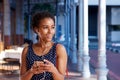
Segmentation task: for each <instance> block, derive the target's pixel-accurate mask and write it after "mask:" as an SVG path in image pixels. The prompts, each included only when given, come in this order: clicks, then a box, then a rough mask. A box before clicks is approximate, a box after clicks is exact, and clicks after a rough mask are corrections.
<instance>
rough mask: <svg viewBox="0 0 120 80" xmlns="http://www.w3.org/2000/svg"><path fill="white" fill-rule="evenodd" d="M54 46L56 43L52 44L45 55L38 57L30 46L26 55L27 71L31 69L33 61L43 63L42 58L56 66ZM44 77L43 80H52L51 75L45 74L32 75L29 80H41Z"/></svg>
mask: <svg viewBox="0 0 120 80" xmlns="http://www.w3.org/2000/svg"><path fill="white" fill-rule="evenodd" d="M56 45H57V43H54V44H53V46H52V47H51V49H50V50H49V52H48V53H47V54H45V55H42V56H38V55H36V54H35V53H34V51H33V48H32V45H29V46H28V53H27V55H26V63H27V66H26V67H27V70H29V69H31V67H32V65H33V63H34V61H41V60H42V61H43V57H44V59H46V60H49V61H50V62H52V63H53V64H54V65H56ZM44 76H45V80H53V77H52V73H50V72H45V74H44V73H40V74H35V75H33V77H32V79H31V80H41V79H42V78H43V77H44Z"/></svg>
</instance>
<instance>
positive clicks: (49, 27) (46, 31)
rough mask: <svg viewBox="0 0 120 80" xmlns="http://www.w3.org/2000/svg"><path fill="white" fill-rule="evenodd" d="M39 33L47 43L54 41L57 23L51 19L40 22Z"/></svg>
mask: <svg viewBox="0 0 120 80" xmlns="http://www.w3.org/2000/svg"><path fill="white" fill-rule="evenodd" d="M38 32H39V33H40V38H41V39H42V40H44V41H46V42H49V41H51V40H52V38H53V36H54V34H55V23H54V21H53V20H52V19H51V18H45V19H43V20H41V21H40V23H39V29H38Z"/></svg>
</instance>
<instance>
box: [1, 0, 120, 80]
mask: <svg viewBox="0 0 120 80" xmlns="http://www.w3.org/2000/svg"><path fill="white" fill-rule="evenodd" d="M100 2H104V1H102V0H0V60H1V63H0V64H1V68H0V69H1V71H3V69H5V70H10V71H12V72H13V69H16V67H14V66H13V65H15V66H16V65H17V66H18V67H17V69H18V70H19V66H20V59H21V58H20V57H21V53H22V50H23V48H24V47H25V46H27V45H29V44H32V43H35V42H36V41H37V40H36V34H35V33H34V32H33V31H32V30H31V17H32V15H33V14H34V13H36V12H39V11H49V12H51V13H52V14H53V15H54V16H55V19H56V35H55V36H54V38H53V40H54V41H55V42H59V43H61V44H63V45H64V46H65V47H66V49H67V53H68V69H70V70H73V71H77V72H78V77H80V76H81V73H82V72H84V66H83V64H86V65H87V71H85V72H88V74H87V75H88V76H89V75H90V74H89V73H91V72H92V73H95V69H96V68H98V67H97V66H95V63H97V62H94V61H96V60H98V57H99V55H98V54H97V53H100V52H99V50H101V48H100V46H102V47H103V48H104V47H105V50H103V53H107V52H110V53H112V56H113V54H114V55H115V53H117V56H119V55H118V54H119V52H120V37H119V35H120V1H119V0H106V1H105V2H106V5H105V6H104V7H102V6H100V5H101V4H100ZM102 4H105V3H102ZM100 8H101V9H103V10H105V14H106V15H103V23H104V24H105V26H104V25H103V27H104V29H102V30H103V33H104V34H102V31H101V30H100V29H101V28H99V27H101V25H100V24H99V23H100V22H99V21H100V20H99V17H101V15H99V14H102V13H100V12H99V9H100ZM85 10H86V11H85ZM103 14H104V13H103ZM101 24H102V23H101ZM86 25H87V28H86ZM104 31H105V32H104ZM99 35H100V36H101V37H102V36H103V37H104V38H103V39H102V40H101V37H100V36H99ZM102 41H103V44H104V45H102V44H101V43H100V42H102ZM92 51H93V52H92ZM96 51H97V52H96ZM90 53H91V54H90ZM92 53H96V54H97V55H96V54H95V55H93V54H92ZM85 56H87V59H86V60H87V61H86V62H87V63H84V60H83V59H85ZM115 56H116V55H115ZM9 58H10V59H9ZM102 58H103V59H104V58H105V59H106V54H104V57H102ZM109 58H111V57H107V60H110V59H109ZM112 58H113V57H112ZM114 58H116V57H114ZM11 59H12V60H11ZM89 60H90V63H89ZM6 61H7V62H6ZM98 61H99V60H98ZM116 61H118V59H117V60H116ZM116 61H115V62H116ZM103 62H105V63H103V65H104V66H102V68H108V69H109V70H110V72H109V75H107V77H108V76H109V79H110V77H111V76H112V78H113V77H114V78H115V79H111V80H120V77H119V76H120V73H118V72H117V71H118V69H117V68H116V67H115V68H114V69H117V70H113V66H112V67H109V64H113V63H109V62H112V61H108V62H107V64H106V60H104V61H103ZM113 62H114V61H113ZM13 63H16V64H13ZM118 63H119V62H118ZM118 63H117V64H118ZM71 64H72V65H73V66H70V67H69V65H71ZM93 64H94V65H93ZM119 64H120V63H119ZM8 65H10V66H12V67H10V66H8ZM96 65H97V64H96ZM106 65H107V66H108V67H107V66H106ZM113 65H114V64H113ZM6 66H7V68H6ZM89 66H90V69H89ZM91 69H92V70H91ZM89 70H90V72H89ZM115 71H116V72H115ZM119 72H120V71H119ZM2 73H3V72H2ZM2 73H1V75H2V77H3V74H2ZM83 74H84V73H83ZM95 74H96V73H95ZM84 75H85V77H87V76H86V74H84ZM116 76H117V77H116ZM17 79H18V77H17ZM17 79H15V80H17ZM0 80H4V79H0ZM5 80H6V79H5ZM12 80H13V79H12ZM70 80H72V79H70ZM73 80H74V79H73ZM75 80H77V79H75ZM91 80H92V79H91Z"/></svg>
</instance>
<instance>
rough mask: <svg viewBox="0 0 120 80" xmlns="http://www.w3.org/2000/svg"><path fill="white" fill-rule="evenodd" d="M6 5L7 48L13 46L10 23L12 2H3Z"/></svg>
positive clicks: (5, 43)
mask: <svg viewBox="0 0 120 80" xmlns="http://www.w3.org/2000/svg"><path fill="white" fill-rule="evenodd" d="M3 3H4V4H3V5H4V15H3V16H4V21H3V22H4V23H3V25H4V45H5V48H6V47H7V46H9V45H11V38H10V36H11V22H10V2H9V0H3Z"/></svg>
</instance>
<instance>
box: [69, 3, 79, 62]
mask: <svg viewBox="0 0 120 80" xmlns="http://www.w3.org/2000/svg"><path fill="white" fill-rule="evenodd" d="M70 47H71V49H70V50H71V54H72V63H74V64H77V55H76V54H77V53H76V5H75V4H74V3H73V4H72V6H71V46H70Z"/></svg>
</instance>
